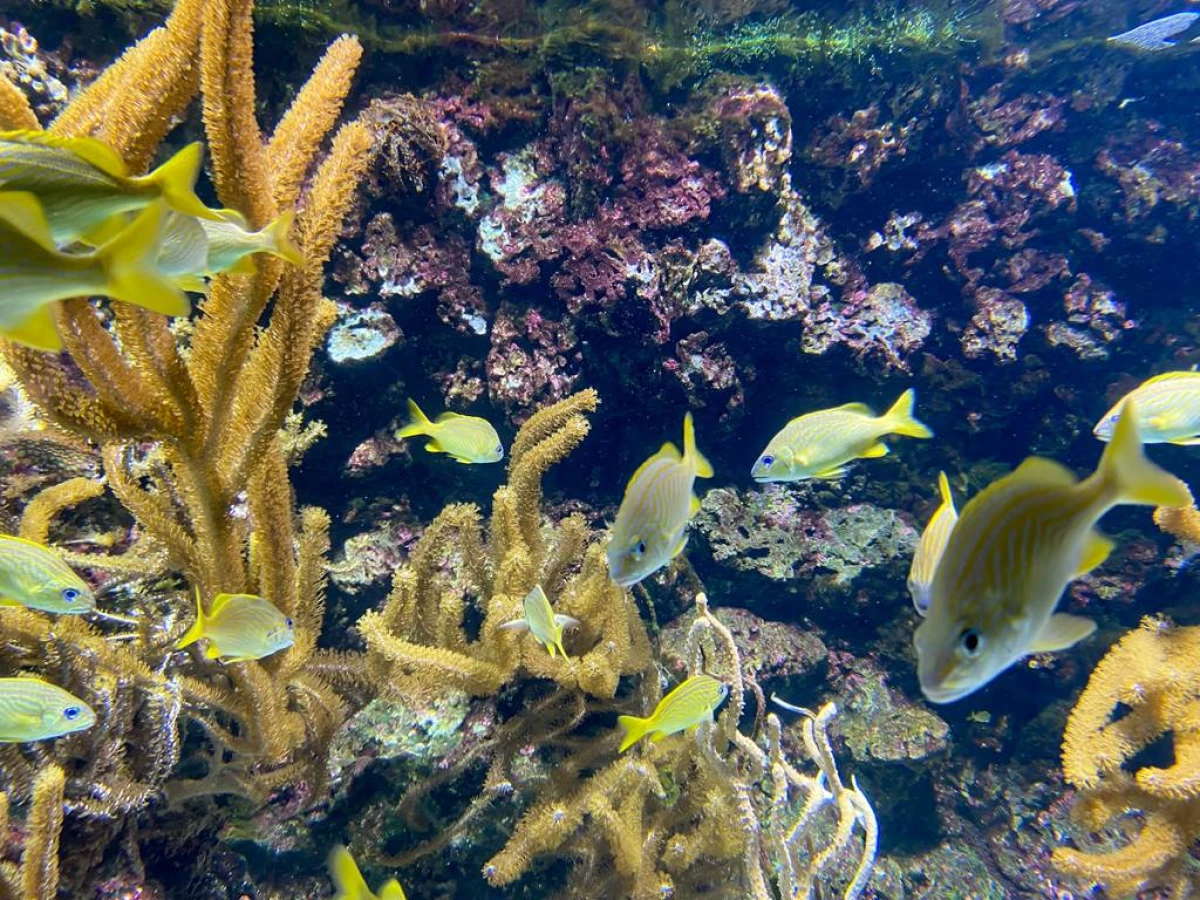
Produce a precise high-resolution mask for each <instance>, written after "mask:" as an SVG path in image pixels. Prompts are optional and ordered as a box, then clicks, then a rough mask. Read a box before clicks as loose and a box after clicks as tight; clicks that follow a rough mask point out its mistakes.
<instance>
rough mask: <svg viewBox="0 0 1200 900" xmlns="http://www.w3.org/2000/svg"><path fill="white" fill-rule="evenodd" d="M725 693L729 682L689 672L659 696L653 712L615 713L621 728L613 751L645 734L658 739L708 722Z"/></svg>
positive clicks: (619, 750)
mask: <svg viewBox="0 0 1200 900" xmlns="http://www.w3.org/2000/svg"><path fill="white" fill-rule="evenodd" d="M728 693H729V685H727V684H725V682H723V681H719V680H718V679H716V678H713V677H712V676H711V675H693V676H692V677H691V678H688V679H687V680H686V681H684V682H683V683H682V684H680V685H679V686H678V687H676V688H675V689H674V690H673V691H671V693H669V694H667V696H665V697H663V698H662V699H661V700H659V701H658V706H656V707H654V712H652V713H651V714H650V715H649V716H647V717H646V718H644V719H642V718H639V717H638V716H618V717H617V724H618V725H620V726H621V728H622V729H624V731H625V736H624V737H623V738H622V739H621V746H620V748H618V751H617V752H619V753H624V752H625V751H626V750H628V749H629V748H630V747H632V746H633V745H634V744H636V743H637V742H638V741H640V740H641V739H642V738H644V737H645V736H646V735H650V740H651V742H652V743H658V742H659V741H661V740H662V739H663V738H665V737H667V736H668V735H672V734H676V733H677V732H680V731H684V730H686V729H688V728H694V727H695V726H697V725H699V724H700V723H701V722H711V721H712V718H713V711H714V710H715V709H716V708H717V707H718V706H720V705H721V702H722V701H723V700H724V699H725V695H726V694H728Z"/></svg>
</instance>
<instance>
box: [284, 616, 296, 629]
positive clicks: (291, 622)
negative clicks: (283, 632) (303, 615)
mask: <svg viewBox="0 0 1200 900" xmlns="http://www.w3.org/2000/svg"><path fill="white" fill-rule="evenodd" d="M283 623H284V624H285V625H286V626H287V627H288V628H289V629H290V628H293V627H294V626H295V624H296V623H295V622H293V621H292V620H291V619H290V618H289V619H284V620H283Z"/></svg>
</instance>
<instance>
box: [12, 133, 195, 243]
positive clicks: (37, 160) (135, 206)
mask: <svg viewBox="0 0 1200 900" xmlns="http://www.w3.org/2000/svg"><path fill="white" fill-rule="evenodd" d="M203 160H204V146H203V145H202V144H200V143H195V144H189V145H188V146H186V147H184V148H183V149H182V150H180V151H179V152H178V153H176V154H175V155H174V156H172V157H171V158H170V159H169V160H167V161H166V162H165V163H163V164H162V165H161V166H159V167H158V168H157V169H155V170H154V171H153V172H151V173H150V174H149V175H142V176H132V175H130V174H129V170H128V168H127V167H126V165H125V162H124V161H123V160H122V159H121V157H119V156H118V155H117V154H116V153H115V152H114V151H113V150H112V149H111V148H110V147H108V145H106V144H103V143H101V142H100V141H98V140H96V139H95V138H88V137H74V138H65V137H60V136H58V135H53V134H49V133H47V132H43V131H5V132H0V191H21V192H28V193H30V194H33V195H34V196H35V197H36V198H37V200H38V203H39V204H40V206H41V208H42V211H43V213H44V214H45V216H46V219H47V220H48V222H49V224H50V233H51V235H52V236H53V239H54V243H55V244H58V245H64V244H69V243H72V242H74V241H77V240H81V239H90V240H91V241H92V242H93V243H95V242H102V241H103V240H104V237H103V236H102V237H99V238H97V235H96V234H95V232H96V231H97V230H98V229H99V230H101V231H104V230H105V229H103V228H102V227H101V226H104V225H105V223H107V222H108V221H109V220H110V219H111V218H113V217H114V216H116V215H118V214H120V213H125V212H135V211H137V210H140V209H144V208H145V207H146V206H148V205H149V204H150V203H152V202H154V201H155V200H157V199H159V198H161V199H162V200H164V201H165V204H166V206H167V207H169V208H170V209H173V210H175V211H177V212H181V213H186V214H188V215H192V216H200V217H201V218H205V219H211V218H214V217H215V215H216V213H215V212H213V211H212V210H210V209H209V208H208V207H207V206H205V205H204V203H202V202H201V200H200V198H199V197H197V196H196V193H195V190H194V187H195V184H196V178H197V177H198V176H199V175H200V167H201V163H202V162H203ZM108 236H109V237H110V236H111V235H108Z"/></svg>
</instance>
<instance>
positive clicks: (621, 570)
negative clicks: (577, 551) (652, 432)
mask: <svg viewBox="0 0 1200 900" xmlns="http://www.w3.org/2000/svg"><path fill="white" fill-rule="evenodd" d="M712 473H713V471H712V466H710V465H709V464H708V460H706V459H705V458H704V457H703V456H701V455H700V451H698V450H697V449H696V431H695V426H694V425H693V424H692V414H691V413H688V414H687V415H686V416H685V417H684V420H683V455H682V456H681V455H680V453H679V451H678V450H677V449H676V448H675V445H674V444H672V443H666V444H663V445H662V447H661V448H660V449H659V451H658V452H657V453H655V454H654V455H653V456H652V457H650V458H649V459H648V460H646V461H645V462H644V463H642V465H641V466H640V467H639V468H638V470H637V471H636V472H634V473H633V477H632V478H630V479H629V484H628V485H626V487H625V496H624V497H623V498H622V499H621V506H620V508H619V509H618V510H617V518H616V521H615V522H614V523H613V526H612V535H611V538H610V540H609V542H608V550H607V551H606V552H607V556H608V573H609V576H610V577H611V578H612V580H613V581H614V582H615V583H616V584H618V585H620V586H621V587H630V586H631V585H634V584H637V583H638V582H639V581H641V580H642V579H643V578H645V577H646V576H647V575H651V574H653V573H654V572H656V571H658V570H659V569H661V568H662V567H663V566H665V565H666V564H667V563H669V562H670V561H671V560H672V559H674V558H675V557H676V556H678V555H679V554H680V553H681V552H682V551H683V547H684V544H686V543H687V526H688V522H689V521H690V520H691V518H692V516H694V515H695V514H696V511H697V510H698V509H699V508H700V499H699V498H698V497H697V496H696V495H695V494H694V493H693V492H692V486H693V485H694V484H695V482H696V479H697V478H711V477H712Z"/></svg>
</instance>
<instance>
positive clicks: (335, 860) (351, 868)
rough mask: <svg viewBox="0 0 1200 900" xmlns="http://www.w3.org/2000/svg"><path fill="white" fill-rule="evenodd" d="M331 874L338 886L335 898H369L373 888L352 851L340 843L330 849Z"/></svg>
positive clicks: (359, 899)
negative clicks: (364, 876)
mask: <svg viewBox="0 0 1200 900" xmlns="http://www.w3.org/2000/svg"><path fill="white" fill-rule="evenodd" d="M329 876H330V877H331V878H332V879H333V884H334V887H335V888H337V897H336V898H335V900H368V898H369V897H370V896H371V889H370V888H369V887H368V886H367V882H366V879H365V878H363V876H362V872H360V871H359V870H358V863H356V862H355V861H354V857H353V856H351V855H350V851H349V850H347V849H346V848H345V847H343V846H341V845H340V844H339V845H338V846H336V847H334V848H333V849H332V850H330V851H329Z"/></svg>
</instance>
